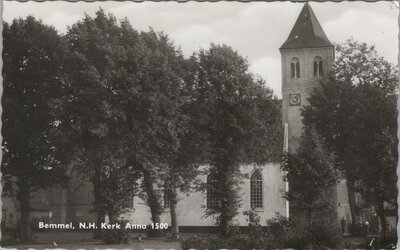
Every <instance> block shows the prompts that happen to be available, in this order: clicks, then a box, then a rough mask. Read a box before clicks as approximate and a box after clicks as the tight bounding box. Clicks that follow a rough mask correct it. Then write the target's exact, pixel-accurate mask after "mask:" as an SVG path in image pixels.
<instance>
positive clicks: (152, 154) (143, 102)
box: [125, 30, 186, 223]
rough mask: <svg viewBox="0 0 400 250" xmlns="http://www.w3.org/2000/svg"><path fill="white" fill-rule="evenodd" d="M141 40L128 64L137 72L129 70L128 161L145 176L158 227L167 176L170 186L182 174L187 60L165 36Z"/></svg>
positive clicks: (152, 34)
mask: <svg viewBox="0 0 400 250" xmlns="http://www.w3.org/2000/svg"><path fill="white" fill-rule="evenodd" d="M140 39H141V42H142V46H141V47H140V54H139V55H140V56H139V57H138V56H137V54H138V53H135V54H133V53H132V56H131V57H128V64H129V65H130V67H132V66H134V65H136V69H135V68H133V69H135V70H137V71H136V72H135V71H129V73H132V79H135V81H134V82H132V83H130V84H131V85H130V87H129V88H128V89H127V95H128V96H129V99H128V100H127V105H126V110H125V113H126V114H127V121H128V128H129V131H128V132H127V133H126V137H127V139H128V143H127V145H128V148H129V149H130V155H129V160H130V162H132V164H133V165H134V166H136V167H137V168H138V169H140V171H141V173H142V176H143V182H142V186H143V190H144V191H145V194H146V199H147V202H148V205H149V207H150V212H151V215H152V220H153V222H154V223H159V222H160V214H161V212H162V206H161V202H160V200H161V193H160V190H161V189H163V188H164V187H165V183H166V182H168V178H169V182H170V183H175V182H172V179H171V178H174V177H173V176H174V175H177V174H178V172H177V170H176V169H175V170H174V168H171V167H172V166H173V164H174V163H176V162H175V159H176V155H177V152H178V149H179V146H180V138H181V135H182V134H183V133H184V130H185V124H186V117H185V115H183V114H182V112H181V106H182V105H183V101H182V100H181V88H182V85H183V84H184V80H183V77H184V71H183V69H182V64H183V63H184V58H183V56H182V54H181V52H180V51H179V50H177V49H176V48H175V46H174V44H173V43H172V42H171V41H170V40H169V38H168V36H167V35H165V34H163V33H157V32H155V31H153V30H150V31H148V32H141V33H140ZM129 60H132V62H130V61H129ZM183 173H184V172H183ZM183 173H182V174H183ZM178 175H179V174H178ZM175 177H176V176H175ZM175 180H176V178H175Z"/></svg>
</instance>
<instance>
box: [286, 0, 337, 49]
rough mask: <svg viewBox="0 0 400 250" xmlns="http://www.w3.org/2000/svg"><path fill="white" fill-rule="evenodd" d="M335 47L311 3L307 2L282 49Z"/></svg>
mask: <svg viewBox="0 0 400 250" xmlns="http://www.w3.org/2000/svg"><path fill="white" fill-rule="evenodd" d="M317 47H333V44H332V43H331V42H330V41H329V39H328V38H327V37H326V35H325V32H324V31H323V30H322V27H321V25H320V24H319V22H318V20H317V17H316V16H315V14H314V11H313V10H312V8H311V6H310V4H308V2H306V3H305V4H304V7H303V9H302V10H301V12H300V15H299V17H298V18H297V21H296V23H295V25H294V27H293V29H292V31H291V32H290V34H289V37H288V39H287V40H286V42H285V43H284V44H283V45H282V47H281V48H280V49H295V48H317Z"/></svg>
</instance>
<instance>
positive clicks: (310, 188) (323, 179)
mask: <svg viewBox="0 0 400 250" xmlns="http://www.w3.org/2000/svg"><path fill="white" fill-rule="evenodd" d="M282 169H283V170H284V171H286V172H287V175H286V177H285V178H286V181H288V182H289V183H290V191H289V192H288V193H286V195H285V196H286V199H287V200H288V201H289V202H290V204H291V207H292V210H293V214H294V217H304V218H306V221H307V223H308V226H309V227H311V225H312V222H313V221H315V219H318V217H330V215H329V214H332V208H333V209H334V208H335V200H334V199H333V198H334V196H333V193H334V191H333V189H334V188H335V184H336V181H337V177H338V175H337V172H336V170H335V168H334V164H333V157H332V155H331V154H329V153H328V152H327V150H326V149H325V148H324V146H323V144H322V143H321V140H320V139H319V138H318V135H317V134H316V133H315V131H313V130H306V131H305V133H304V134H303V136H302V139H301V143H300V146H299V149H298V151H297V152H296V154H289V155H288V156H287V159H286V161H284V164H283V165H282ZM326 211H329V212H326Z"/></svg>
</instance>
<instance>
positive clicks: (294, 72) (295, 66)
mask: <svg viewBox="0 0 400 250" xmlns="http://www.w3.org/2000/svg"><path fill="white" fill-rule="evenodd" d="M290 73H291V77H292V78H299V77H300V61H299V59H298V58H297V57H295V58H293V59H292V61H291V62H290Z"/></svg>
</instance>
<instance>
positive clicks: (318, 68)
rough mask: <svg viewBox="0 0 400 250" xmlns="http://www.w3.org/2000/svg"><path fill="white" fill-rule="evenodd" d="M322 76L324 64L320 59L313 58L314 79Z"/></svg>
mask: <svg viewBox="0 0 400 250" xmlns="http://www.w3.org/2000/svg"><path fill="white" fill-rule="evenodd" d="M323 75H324V64H323V61H322V58H321V57H319V56H317V57H315V58H314V77H319V76H323Z"/></svg>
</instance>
